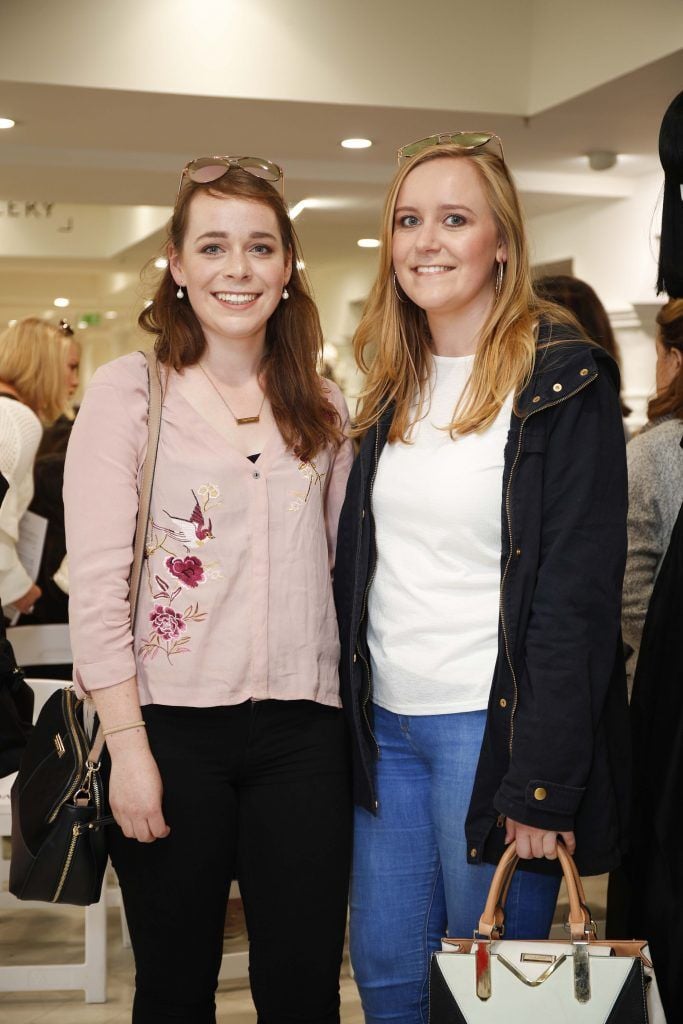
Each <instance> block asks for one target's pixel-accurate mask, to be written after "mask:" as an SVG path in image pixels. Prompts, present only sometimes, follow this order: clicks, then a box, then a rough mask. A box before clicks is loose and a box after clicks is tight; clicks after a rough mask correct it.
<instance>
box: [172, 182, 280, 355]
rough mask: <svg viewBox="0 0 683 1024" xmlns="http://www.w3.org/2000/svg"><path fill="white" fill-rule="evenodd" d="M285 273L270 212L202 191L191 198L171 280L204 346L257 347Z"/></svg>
mask: <svg viewBox="0 0 683 1024" xmlns="http://www.w3.org/2000/svg"><path fill="white" fill-rule="evenodd" d="M291 268H292V260H291V253H289V252H287V251H285V248H284V246H283V244H282V238H281V236H280V231H279V228H278V223H277V218H276V216H275V213H274V211H273V210H272V209H270V207H268V206H266V205H265V203H260V202H257V201H251V200H246V199H237V198H232V197H219V196H216V195H212V194H211V193H210V192H206V191H200V192H197V193H196V194H195V195H194V196H193V197H192V200H191V203H190V210H189V217H188V221H187V230H186V232H185V237H184V239H183V243H182V246H181V247H180V249H179V250H174V249H172V250H171V252H170V270H171V273H172V275H173V280H174V281H175V282H176V284H178V285H182V286H183V288H186V289H187V298H188V299H189V301H190V303H191V305H192V309H193V310H194V313H195V315H196V317H197V319H198V321H199V323H200V325H201V328H202V330H203V332H204V336H205V338H206V340H207V342H208V343H209V344H211V343H212V342H213V343H216V342H223V341H226V340H229V341H245V342H250V343H253V344H255V345H257V346H261V347H262V346H263V344H264V342H265V335H266V324H267V322H268V319H269V317H270V316H271V314H272V313H273V311H274V310H275V309H276V307H277V305H278V303H279V302H280V301H281V298H282V289H283V287H284V286H285V284H286V283H287V282H288V281H289V277H290V274H291Z"/></svg>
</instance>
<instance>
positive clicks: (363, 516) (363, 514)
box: [360, 509, 365, 519]
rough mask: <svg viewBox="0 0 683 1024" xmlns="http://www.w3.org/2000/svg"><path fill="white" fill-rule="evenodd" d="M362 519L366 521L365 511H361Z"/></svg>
mask: <svg viewBox="0 0 683 1024" xmlns="http://www.w3.org/2000/svg"><path fill="white" fill-rule="evenodd" d="M360 517H361V519H365V509H363V510H362V511H361V514H360Z"/></svg>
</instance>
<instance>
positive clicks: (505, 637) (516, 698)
mask: <svg viewBox="0 0 683 1024" xmlns="http://www.w3.org/2000/svg"><path fill="white" fill-rule="evenodd" d="M597 376H598V374H597V373H594V374H593V376H592V377H588V378H587V379H586V380H585V381H583V383H582V384H581V385H580V387H578V388H576V390H575V391H572V392H571V394H568V395H564V396H563V397H562V398H557V399H556V400H555V401H554V402H548V404H547V405H544V406H541V407H540V408H538V409H532V410H531V412H529V413H527V415H526V416H525V417H524V419H523V420H522V424H521V426H520V428H519V439H518V441H517V451H516V452H515V457H514V459H513V462H512V467H511V469H510V477H509V479H508V485H507V488H506V491H505V515H506V518H507V524H508V543H509V548H510V550H509V552H508V558H507V562H506V563H505V569H504V570H503V575H502V577H501V581H500V622H501V626H502V629H503V643H504V645H505V657H506V659H507V663H508V666H509V668H510V674H511V675H512V684H513V687H514V697H513V700H512V711H511V713H510V735H509V739H508V753H509V755H510V757H512V743H513V740H514V735H515V714H516V712H517V704H518V701H519V691H518V689H517V676H516V674H515V670H514V666H513V664H512V656H511V654H510V644H509V640H508V634H507V627H506V624H505V610H504V600H503V599H504V596H505V583H506V580H507V574H508V569H509V568H510V563H511V561H512V552H513V542H512V516H511V515H510V495H511V491H512V479H513V476H514V473H515V469H516V468H517V463H518V462H519V456H520V454H521V451H522V438H523V435H524V427H525V426H526V424H527V422H528V420H530V419H531V417H532V416H535V415H536V413H537V412H544V411H545V410H546V409H552V408H553V406H555V405H561V404H562V402H566V401H567V399H568V398H573V397H574V395H578V393H579V392H580V391H583V390H584V388H587V387H588V385H589V384H592V383H593V381H594V380H595V378H596V377H597Z"/></svg>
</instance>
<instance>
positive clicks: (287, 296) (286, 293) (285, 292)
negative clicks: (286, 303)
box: [282, 288, 289, 299]
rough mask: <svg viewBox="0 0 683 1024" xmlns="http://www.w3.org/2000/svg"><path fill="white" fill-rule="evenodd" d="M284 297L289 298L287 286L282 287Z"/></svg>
mask: <svg viewBox="0 0 683 1024" xmlns="http://www.w3.org/2000/svg"><path fill="white" fill-rule="evenodd" d="M282 298H283V299H288V298H289V292H288V291H287V289H286V288H283V289H282Z"/></svg>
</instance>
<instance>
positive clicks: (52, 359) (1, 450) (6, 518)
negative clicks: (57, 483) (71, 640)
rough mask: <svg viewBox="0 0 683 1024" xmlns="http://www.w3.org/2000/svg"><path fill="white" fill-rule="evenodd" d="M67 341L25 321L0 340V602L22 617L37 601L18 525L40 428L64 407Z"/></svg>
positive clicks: (37, 590)
mask: <svg viewBox="0 0 683 1024" xmlns="http://www.w3.org/2000/svg"><path fill="white" fill-rule="evenodd" d="M68 343H69V342H68V338H67V336H66V334H65V333H64V331H63V330H61V329H60V328H58V327H53V326H52V325H51V324H49V323H47V321H45V320H39V319H38V318H36V317H27V318H26V319H24V320H19V321H17V323H15V324H14V325H13V326H12V327H9V328H7V330H5V331H4V332H3V333H2V334H1V335H0V472H2V474H3V475H4V476H5V478H6V479H7V481H8V483H9V491H8V492H7V495H6V497H5V499H4V501H3V503H2V507H1V508H0V599H1V600H2V605H3V607H4V608H7V607H8V606H11V607H12V608H14V609H16V610H18V611H20V612H23V613H27V612H29V611H30V610H31V608H32V607H33V605H34V604H35V602H36V601H37V600H38V598H39V597H40V595H41V590H40V588H39V587H38V586H36V584H35V581H34V580H32V579H31V578H30V576H29V575H28V573H27V572H26V570H25V569H24V567H23V566H22V564H21V562H20V561H19V558H18V556H17V551H16V544H17V539H18V531H19V521H20V520H21V517H22V516H23V514H24V512H25V511H26V509H27V508H28V506H29V504H30V502H31V498H32V497H33V463H34V459H35V456H36V452H37V450H38V445H39V444H40V439H41V436H42V432H43V426H47V425H49V424H51V423H53V422H54V421H55V420H56V419H57V418H58V417H59V416H61V415H62V414H63V413H64V412H65V410H66V407H67V391H68V382H67V379H66V372H65V367H66V364H67V350H68Z"/></svg>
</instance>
